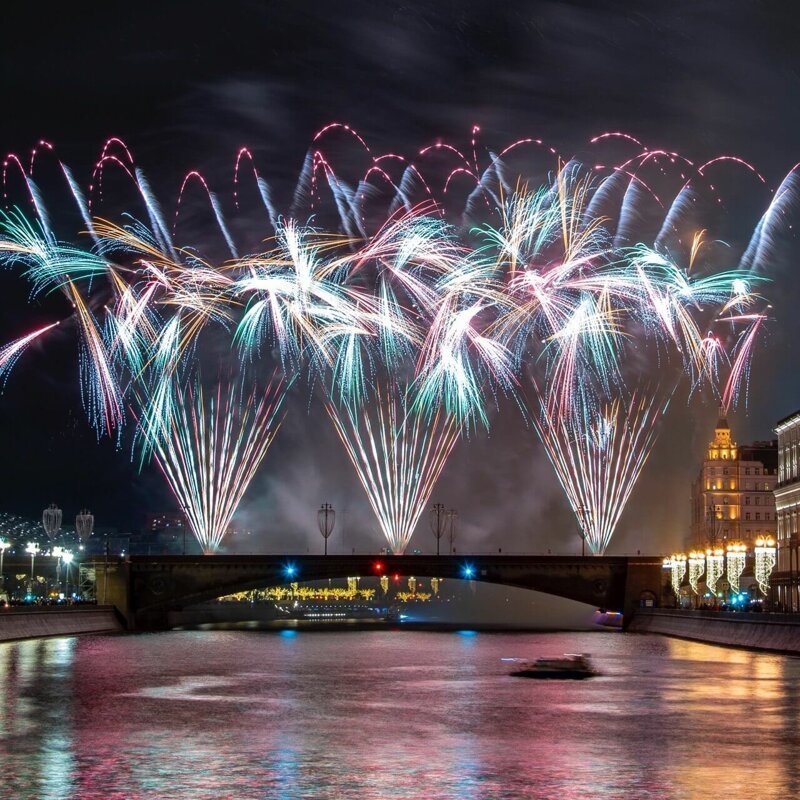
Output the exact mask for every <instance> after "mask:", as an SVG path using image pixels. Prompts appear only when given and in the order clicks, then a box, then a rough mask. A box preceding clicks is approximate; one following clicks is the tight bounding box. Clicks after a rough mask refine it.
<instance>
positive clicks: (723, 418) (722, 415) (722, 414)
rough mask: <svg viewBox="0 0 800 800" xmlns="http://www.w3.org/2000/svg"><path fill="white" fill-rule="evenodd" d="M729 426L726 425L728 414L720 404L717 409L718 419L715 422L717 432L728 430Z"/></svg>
mask: <svg viewBox="0 0 800 800" xmlns="http://www.w3.org/2000/svg"><path fill="white" fill-rule="evenodd" d="M730 429H731V426H730V425H728V412H727V411H726V410H725V406H724V405H722V404H721V403H720V407H719V419H718V420H717V430H718V431H719V430H730Z"/></svg>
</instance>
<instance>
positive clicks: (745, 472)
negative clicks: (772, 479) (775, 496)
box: [744, 467, 750, 475]
mask: <svg viewBox="0 0 800 800" xmlns="http://www.w3.org/2000/svg"><path fill="white" fill-rule="evenodd" d="M744 474H745V475H749V474H750V467H745V468H744Z"/></svg>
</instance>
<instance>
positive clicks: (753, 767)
mask: <svg viewBox="0 0 800 800" xmlns="http://www.w3.org/2000/svg"><path fill="white" fill-rule="evenodd" d="M580 651H588V652H590V653H591V654H592V656H593V660H594V662H595V663H596V665H597V666H598V667H599V668H600V670H601V671H602V677H599V678H595V679H592V680H587V681H580V682H572V681H570V682H551V681H546V682H545V681H530V680H527V681H526V680H522V679H515V678H511V677H509V676H508V675H507V672H508V670H509V663H508V662H504V661H502V660H501V659H503V658H513V657H533V656H537V655H558V654H561V653H563V652H580ZM798 677H800V660H797V659H792V658H788V657H783V656H773V655H765V654H760V653H750V652H744V651H737V650H728V649H723V648H718V647H712V646H707V645H701V644H693V643H689V642H682V641H678V640H674V639H667V638H661V637H644V636H636V635H628V634H620V633H545V634H498V633H477V634H471V635H470V634H467V633H455V632H454V633H441V632H435V633H434V632H420V631H364V632H355V631H354V632H330V633H325V632H301V633H294V634H293V632H289V631H285V632H283V633H278V632H269V633H265V632H247V631H176V632H171V633H162V634H148V635H139V636H98V637H82V638H58V639H46V640H35V641H26V642H19V643H11V644H3V645H0V798H3V799H4V800H5V798H9V800H11V799H12V798H13V800H22V799H23V798H36V799H37V800H38V798H48V799H49V798H53V799H55V798H58V800H72V799H73V798H74V800H139V799H140V798H158V799H163V800H172V799H173V798H174V800H179V799H180V800H183V799H184V798H187V799H188V798H191V800H206V798H208V799H209V800H210V799H211V798H213V799H214V800H220V799H221V798H236V800H250V798H253V799H254V800H255V799H256V798H258V799H259V800H261V799H262V798H286V799H287V800H296V799H297V798H315V800H320V799H321V798H351V797H352V798H359V800H362V799H365V800H366V799H370V798H374V800H389V799H390V798H417V797H418V798H426V799H430V800H438V799H439V798H448V799H449V798H454V799H455V798H458V800H462V799H463V800H471V799H473V798H474V800H484V799H485V798H498V799H500V798H547V799H548V800H549V798H553V800H556V798H557V799H558V800H572V799H573V798H574V799H575V800H577V799H578V798H581V800H583V798H630V799H631V800H642V799H643V798H658V799H659V800H671V799H674V800H685V799H686V798H689V799H690V800H693V799H694V798H698V800H699V799H700V798H703V800H707V798H708V797H709V796H743V797H744V796H754V797H759V798H760V800H773V798H774V800H778V798H787V797H792V798H794V797H800V764H798V758H797V754H798V752H800V750H799V749H798V746H799V745H800V742H799V741H798V738H799V736H798V730H800V691H799V690H798Z"/></svg>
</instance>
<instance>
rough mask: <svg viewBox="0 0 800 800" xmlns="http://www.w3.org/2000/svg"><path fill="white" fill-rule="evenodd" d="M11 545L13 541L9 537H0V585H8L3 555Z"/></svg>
mask: <svg viewBox="0 0 800 800" xmlns="http://www.w3.org/2000/svg"><path fill="white" fill-rule="evenodd" d="M9 547H11V542H9V541H8V539H0V586H5V585H6V576H5V575H4V574H3V556H5V554H6V550H8V548H9Z"/></svg>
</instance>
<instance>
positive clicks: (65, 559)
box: [61, 550, 75, 597]
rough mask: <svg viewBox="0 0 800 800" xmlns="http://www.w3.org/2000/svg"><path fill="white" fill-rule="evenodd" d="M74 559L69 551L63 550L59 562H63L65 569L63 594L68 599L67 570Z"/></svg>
mask: <svg viewBox="0 0 800 800" xmlns="http://www.w3.org/2000/svg"><path fill="white" fill-rule="evenodd" d="M74 558H75V556H74V555H73V554H72V553H71V552H70V551H69V550H64V552H63V553H62V554H61V560H62V561H63V562H64V566H65V568H66V569H65V570H64V575H65V579H64V594H65V595H66V596H67V597H69V569H70V564H72V561H73V559H74Z"/></svg>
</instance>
